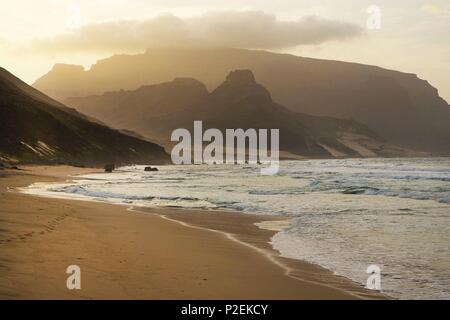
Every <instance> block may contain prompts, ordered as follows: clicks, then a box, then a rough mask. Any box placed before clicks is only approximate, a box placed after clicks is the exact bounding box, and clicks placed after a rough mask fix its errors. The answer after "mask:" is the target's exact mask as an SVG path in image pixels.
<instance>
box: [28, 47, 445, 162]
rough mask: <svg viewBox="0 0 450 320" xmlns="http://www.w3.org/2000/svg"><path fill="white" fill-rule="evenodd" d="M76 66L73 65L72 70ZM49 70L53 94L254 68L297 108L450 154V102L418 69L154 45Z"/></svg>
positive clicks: (213, 83)
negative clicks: (85, 67)
mask: <svg viewBox="0 0 450 320" xmlns="http://www.w3.org/2000/svg"><path fill="white" fill-rule="evenodd" d="M71 68H72V69H74V70H75V68H74V67H68V69H71ZM57 69H58V70H59V71H58V72H57V73H55V72H52V71H50V72H49V73H48V74H47V75H45V76H43V77H41V78H40V79H38V80H37V81H36V82H35V84H34V86H35V87H36V88H38V89H40V90H42V91H44V92H46V93H47V94H49V95H50V96H53V97H55V98H67V97H70V96H86V95H90V94H101V93H103V92H105V91H111V90H120V89H127V90H128V89H132V90H134V89H136V88H137V87H140V86H141V85H142V84H156V83H161V82H167V81H171V80H172V79H173V78H175V77H179V76H183V77H191V78H195V79H198V80H199V81H202V82H203V83H205V85H206V86H207V88H208V89H209V90H212V89H213V88H215V87H217V86H218V85H219V84H220V83H221V82H222V81H223V79H224V77H225V76H226V75H227V74H228V72H229V71H230V70H236V69H249V70H252V72H253V73H254V74H255V76H256V78H257V79H258V81H259V82H260V83H261V84H262V85H263V86H264V87H266V88H267V89H268V90H269V91H270V93H271V95H272V96H273V98H274V100H275V101H278V102H279V103H280V104H282V105H284V106H286V107H287V108H289V109H290V110H292V111H295V112H301V113H306V114H311V115H317V116H331V117H336V118H342V119H354V120H356V121H358V122H361V123H363V124H365V125H367V126H369V128H371V129H372V130H373V131H375V132H377V133H378V134H379V135H380V136H382V137H383V138H385V139H386V140H387V141H389V142H390V143H392V144H396V145H400V146H402V147H405V148H408V149H415V150H418V151H425V152H429V153H432V154H434V155H448V154H450V148H448V146H449V145H450V106H449V105H448V104H447V102H446V101H445V100H444V99H442V98H441V97H440V96H439V94H438V90H437V89H436V88H434V87H432V86H431V85H430V84H429V83H428V82H427V81H426V80H422V79H419V78H418V77H417V76H416V75H415V74H412V73H404V72H400V71H395V70H390V69H385V68H381V67H378V66H370V65H364V64H360V63H352V62H341V61H336V60H321V59H313V58H304V57H298V56H294V55H290V54H280V53H272V52H268V51H261V50H245V49H220V48H216V49H205V48H203V49H198V48H190V49H189V48H184V49H167V48H159V49H151V50H148V51H147V52H146V53H143V54H136V55H117V56H112V57H110V58H106V59H102V60H99V61H98V62H97V63H96V64H94V65H93V66H92V67H91V68H90V70H87V71H82V70H80V69H77V71H76V72H75V71H74V73H71V72H67V73H66V72H64V70H63V69H64V67H63V66H59V67H58V68H57Z"/></svg>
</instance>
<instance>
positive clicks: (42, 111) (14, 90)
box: [0, 68, 168, 165]
mask: <svg viewBox="0 0 450 320" xmlns="http://www.w3.org/2000/svg"><path fill="white" fill-rule="evenodd" d="M0 114H1V117H0V161H2V162H13V163H17V162H18V163H68V164H84V165H102V164H105V163H111V162H112V163H117V164H123V163H152V162H166V161H167V159H168V155H167V154H166V153H165V152H164V149H163V148H161V147H160V146H158V145H156V144H154V143H150V142H148V141H144V140H140V139H137V138H135V137H132V136H129V135H126V134H123V133H121V132H119V131H117V130H113V129H111V128H109V127H106V126H104V125H101V124H98V123H94V122H91V121H89V120H88V118H87V117H85V116H84V115H81V114H80V113H78V112H77V111H75V110H74V109H70V108H67V107H66V106H64V105H63V104H61V103H59V102H57V101H55V100H53V99H51V98H49V97H47V96H45V95H44V94H42V93H41V92H39V91H37V90H36V89H34V88H31V87H29V86H28V85H27V84H25V83H24V82H22V81H21V80H20V79H18V78H16V77H15V76H13V75H12V74H11V73H9V72H8V71H6V70H5V69H2V68H0Z"/></svg>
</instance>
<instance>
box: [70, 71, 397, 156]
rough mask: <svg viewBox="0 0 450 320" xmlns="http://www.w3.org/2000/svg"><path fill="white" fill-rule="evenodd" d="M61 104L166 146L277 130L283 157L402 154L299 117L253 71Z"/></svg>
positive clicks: (368, 136) (366, 135) (356, 130)
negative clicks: (199, 124) (187, 138)
mask: <svg viewBox="0 0 450 320" xmlns="http://www.w3.org/2000/svg"><path fill="white" fill-rule="evenodd" d="M65 102H66V103H67V104H68V105H70V106H72V107H74V108H76V109H78V110H79V111H81V112H83V113H86V114H87V115H90V116H92V117H95V118H98V119H100V120H101V121H104V122H105V123H107V124H108V125H111V126H113V127H116V128H126V129H130V130H133V131H135V132H137V133H139V134H142V135H144V136H147V137H151V138H152V139H156V140H157V141H158V142H159V143H161V144H164V145H166V146H170V145H171V143H170V136H171V133H172V131H173V130H174V129H177V128H187V129H189V130H191V132H192V130H193V128H192V127H193V122H194V121H195V120H202V121H203V126H204V129H205V130H206V129H207V128H218V129H221V130H222V131H224V130H225V129H227V128H228V129H229V128H243V129H248V128H255V129H264V128H267V129H272V128H276V129H280V149H281V151H282V154H283V155H284V157H289V158H296V157H346V156H378V155H384V156H393V155H402V154H404V153H405V152H406V151H405V150H402V149H400V148H396V147H394V146H392V145H390V144H388V143H385V142H384V141H383V139H382V138H380V137H379V136H378V135H377V134H375V133H374V132H372V131H371V130H370V129H368V128H367V127H366V126H364V125H361V124H359V123H357V122H355V121H352V120H344V119H335V118H330V117H317V116H310V115H306V114H300V113H296V112H293V111H290V110H289V109H287V108H285V107H283V106H281V105H279V104H277V103H275V102H274V101H273V100H272V97H271V94H270V93H269V91H268V90H267V89H266V88H264V87H263V86H262V85H261V84H259V83H258V82H257V81H256V80H255V78H254V75H253V73H252V72H251V71H249V70H238V71H234V72H231V73H230V74H229V75H228V76H227V78H226V80H225V81H224V82H223V83H222V84H221V85H220V86H218V87H217V88H216V89H215V90H213V91H212V92H211V93H208V91H207V90H206V88H205V86H204V85H203V84H202V83H201V82H199V81H197V80H195V79H175V80H173V81H172V82H167V83H162V84H157V85H152V86H143V87H141V88H139V89H137V90H131V91H123V90H122V91H116V92H108V93H105V94H103V95H97V96H90V97H85V98H70V99H67V100H65Z"/></svg>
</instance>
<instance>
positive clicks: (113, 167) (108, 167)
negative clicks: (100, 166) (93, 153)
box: [105, 164, 116, 172]
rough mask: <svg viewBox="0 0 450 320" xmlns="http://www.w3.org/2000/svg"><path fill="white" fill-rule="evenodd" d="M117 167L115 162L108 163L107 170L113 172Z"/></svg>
mask: <svg viewBox="0 0 450 320" xmlns="http://www.w3.org/2000/svg"><path fill="white" fill-rule="evenodd" d="M115 168H116V166H115V165H114V164H107V165H106V166H105V172H113V170H114V169H115Z"/></svg>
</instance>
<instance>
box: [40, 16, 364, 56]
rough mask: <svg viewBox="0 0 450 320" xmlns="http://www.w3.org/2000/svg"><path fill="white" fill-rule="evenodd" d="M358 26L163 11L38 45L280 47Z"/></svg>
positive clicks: (339, 36)
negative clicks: (175, 14) (183, 15)
mask: <svg viewBox="0 0 450 320" xmlns="http://www.w3.org/2000/svg"><path fill="white" fill-rule="evenodd" d="M361 33H362V28H360V27H359V26H357V25H354V24H351V23H347V22H340V21H335V20H327V19H321V18H319V17H317V16H307V17H303V18H301V19H299V20H297V21H282V20H279V19H277V17H276V16H275V15H272V14H267V13H264V12H261V11H220V12H208V13H205V14H203V15H201V16H197V17H191V18H179V17H176V16H174V15H172V14H165V15H161V16H158V17H155V18H150V19H145V20H118V21H109V22H102V23H91V24H87V25H84V26H82V27H80V28H78V29H76V30H72V31H71V32H68V33H64V34H60V35H58V36H56V37H54V38H51V39H42V40H39V41H37V42H35V43H34V47H35V48H38V49H40V50H44V51H71V52H76V51H95V52H99V51H122V52H123V51H129V50H142V49H147V48H150V47H158V46H165V47H167V46H210V47H238V48H253V49H255V48H257V49H282V48H290V47H296V46H299V45H310V44H320V43H323V42H326V41H331V40H344V39H348V38H352V37H356V36H359V35H361Z"/></svg>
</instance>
